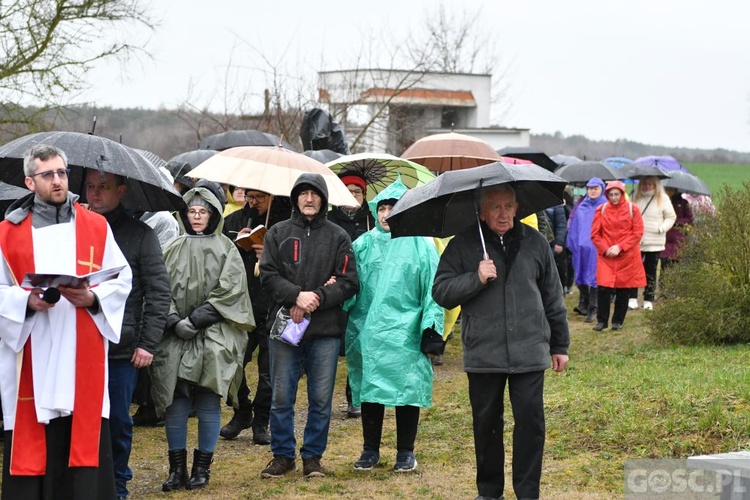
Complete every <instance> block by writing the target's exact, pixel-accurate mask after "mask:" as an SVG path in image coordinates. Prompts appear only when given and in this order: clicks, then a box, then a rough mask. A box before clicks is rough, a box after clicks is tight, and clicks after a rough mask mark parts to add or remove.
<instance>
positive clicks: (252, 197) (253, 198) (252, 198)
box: [245, 193, 266, 203]
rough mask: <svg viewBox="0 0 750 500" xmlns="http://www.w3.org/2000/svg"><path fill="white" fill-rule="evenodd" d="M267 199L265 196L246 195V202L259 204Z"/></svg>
mask: <svg viewBox="0 0 750 500" xmlns="http://www.w3.org/2000/svg"><path fill="white" fill-rule="evenodd" d="M265 199H266V195H265V194H252V195H251V194H247V193H245V200H246V201H253V202H255V201H257V202H258V203H260V202H261V201H263V200H265Z"/></svg>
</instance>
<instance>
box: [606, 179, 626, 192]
mask: <svg viewBox="0 0 750 500" xmlns="http://www.w3.org/2000/svg"><path fill="white" fill-rule="evenodd" d="M613 189H619V190H620V191H622V194H625V184H623V183H622V182H621V181H609V182H608V183H607V188H606V189H605V190H604V192H605V193H609V192H610V191H611V190H613Z"/></svg>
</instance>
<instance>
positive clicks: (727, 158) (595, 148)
mask: <svg viewBox="0 0 750 500" xmlns="http://www.w3.org/2000/svg"><path fill="white" fill-rule="evenodd" d="M531 146H532V147H534V148H537V149H541V150H542V151H544V152H546V153H547V154H549V155H550V156H552V155H555V154H564V155H571V156H577V157H578V158H581V159H582V160H583V159H587V160H601V159H603V158H607V157H610V156H624V157H625V158H630V159H633V160H634V159H636V158H640V157H641V156H649V155H657V156H672V157H674V158H676V159H677V160H679V161H680V162H682V163H734V164H743V165H748V164H750V153H741V152H738V151H730V150H727V149H695V148H671V147H666V146H655V145H652V144H642V143H640V142H634V141H628V140H626V139H618V140H616V141H594V140H591V139H588V138H586V137H585V136H582V135H571V136H567V137H566V136H564V135H562V134H561V133H560V132H557V133H555V134H532V136H531Z"/></svg>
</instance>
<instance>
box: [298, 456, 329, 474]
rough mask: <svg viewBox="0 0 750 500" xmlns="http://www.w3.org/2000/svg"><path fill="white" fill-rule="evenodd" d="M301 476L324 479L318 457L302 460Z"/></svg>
mask: <svg viewBox="0 0 750 500" xmlns="http://www.w3.org/2000/svg"><path fill="white" fill-rule="evenodd" d="M302 474H303V475H304V476H305V477H325V475H326V474H325V472H323V466H322V465H320V457H310V458H303V459H302Z"/></svg>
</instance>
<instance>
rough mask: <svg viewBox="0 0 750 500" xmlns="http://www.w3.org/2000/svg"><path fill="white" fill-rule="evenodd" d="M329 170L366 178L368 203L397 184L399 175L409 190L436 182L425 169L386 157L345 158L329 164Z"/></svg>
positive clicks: (389, 156)
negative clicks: (432, 181) (387, 188)
mask: <svg viewBox="0 0 750 500" xmlns="http://www.w3.org/2000/svg"><path fill="white" fill-rule="evenodd" d="M326 166H327V167H328V168H330V169H331V170H333V171H334V172H336V173H337V174H342V173H346V172H352V173H355V174H358V175H360V176H362V177H364V179H365V182H367V200H372V199H373V198H374V197H375V196H376V195H377V194H378V193H379V192H380V191H382V190H383V189H385V188H386V187H388V186H390V185H391V184H393V183H394V182H396V179H398V176H399V175H401V182H403V183H404V185H406V187H408V188H410V189H411V188H414V187H417V186H421V185H422V184H425V183H426V182H429V181H430V180H432V179H434V178H435V174H433V173H432V172H430V171H429V170H428V169H427V168H426V167H423V166H422V165H420V164H418V163H414V162H413V161H409V160H406V159H404V158H399V157H398V156H392V155H389V154H385V153H359V154H355V155H346V156H342V157H341V158H337V159H336V160H333V161H331V162H328V163H326Z"/></svg>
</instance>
